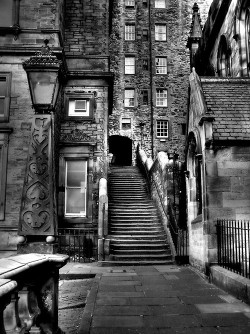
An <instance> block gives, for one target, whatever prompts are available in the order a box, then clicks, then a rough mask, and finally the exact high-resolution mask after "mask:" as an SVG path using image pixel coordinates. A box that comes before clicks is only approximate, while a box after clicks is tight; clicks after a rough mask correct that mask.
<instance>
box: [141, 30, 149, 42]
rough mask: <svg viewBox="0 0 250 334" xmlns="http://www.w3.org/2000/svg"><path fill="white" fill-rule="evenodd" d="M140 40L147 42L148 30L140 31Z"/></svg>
mask: <svg viewBox="0 0 250 334" xmlns="http://www.w3.org/2000/svg"><path fill="white" fill-rule="evenodd" d="M142 40H143V41H144V42H146V41H148V30H147V29H143V30H142Z"/></svg>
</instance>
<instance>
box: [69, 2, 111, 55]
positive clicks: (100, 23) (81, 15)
mask: <svg viewBox="0 0 250 334" xmlns="http://www.w3.org/2000/svg"><path fill="white" fill-rule="evenodd" d="M66 13H67V15H66V17H65V51H66V52H67V53H68V54H72V55H77V54H78V55H83V54H84V55H100V54H107V53H108V31H109V24H108V22H109V2H108V1H107V0H98V1H97V0H95V1H93V0H85V1H79V0H73V1H72V0H66Z"/></svg>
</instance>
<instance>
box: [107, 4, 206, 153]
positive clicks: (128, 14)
mask: <svg viewBox="0 0 250 334" xmlns="http://www.w3.org/2000/svg"><path fill="white" fill-rule="evenodd" d="M210 3H211V0H210V1H208V0H207V1H199V5H200V7H201V14H202V15H201V16H202V20H203V22H204V20H205V16H206V14H207V12H208V8H209V5H210ZM113 6H114V8H113V20H112V34H111V41H110V53H111V54H110V56H111V69H112V71H113V72H114V74H115V85H114V99H113V106H114V110H113V115H112V116H111V117H110V121H109V132H110V135H115V134H116V135H122V136H127V137H129V138H131V139H133V141H134V147H136V145H137V144H138V143H141V134H140V131H137V129H138V125H139V122H141V121H143V122H144V123H146V126H145V128H144V133H145V134H148V135H146V136H144V137H143V148H144V149H145V151H146V152H147V154H149V155H151V154H152V146H153V152H154V155H155V154H156V153H157V151H168V152H169V151H176V152H178V153H179V155H180V157H181V158H182V159H183V158H184V142H185V133H184V132H183V126H184V124H185V123H186V111H187V97H188V95H187V94H188V74H189V52H188V50H187V49H186V43H187V36H188V33H189V30H190V24H191V17H192V15H191V14H192V6H193V1H185V2H184V1H180V0H179V1H176V0H172V1H168V2H167V8H166V9H155V8H154V1H151V11H150V12H149V8H147V9H145V8H144V7H143V3H142V0H140V1H137V2H136V8H135V9H128V8H127V9H126V8H125V6H124V2H123V1H121V0H116V1H114V2H113ZM126 22H134V23H136V26H135V27H136V39H135V41H125V40H124V26H125V23H126ZM156 23H164V24H167V41H162V42H159V41H155V24H156ZM143 29H148V31H149V39H148V41H144V40H143V37H142V36H143ZM126 55H134V56H135V59H136V73H135V75H125V74H124V57H125V56H126ZM157 56H166V57H167V62H168V73H167V74H165V75H159V74H155V57H157ZM145 58H146V59H147V60H148V64H149V68H148V70H145V69H143V60H144V59H145ZM125 88H134V89H135V91H136V100H137V101H136V103H137V104H136V106H135V107H134V108H125V107H124V89H125ZM156 88H166V89H168V91H169V101H168V106H167V107H160V108H159V107H156V106H155V94H156ZM142 89H149V104H148V106H142V105H141V101H140V91H141V90H142ZM121 117H125V118H131V123H132V128H131V130H126V131H125V132H124V131H121V129H120V121H121ZM158 119H164V120H168V121H169V123H170V136H169V138H168V139H167V140H165V141H160V140H159V139H157V138H156V135H155V131H156V120H158Z"/></svg>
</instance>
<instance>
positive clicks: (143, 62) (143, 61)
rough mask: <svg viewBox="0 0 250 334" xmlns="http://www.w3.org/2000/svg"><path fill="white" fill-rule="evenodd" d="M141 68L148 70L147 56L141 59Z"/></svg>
mask: <svg viewBox="0 0 250 334" xmlns="http://www.w3.org/2000/svg"><path fill="white" fill-rule="evenodd" d="M142 69H143V70H144V71H148V59H147V58H144V59H142Z"/></svg>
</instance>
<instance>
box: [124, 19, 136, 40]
mask: <svg viewBox="0 0 250 334" xmlns="http://www.w3.org/2000/svg"><path fill="white" fill-rule="evenodd" d="M134 40H135V25H134V24H130V23H127V24H126V25H125V41H134Z"/></svg>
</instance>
